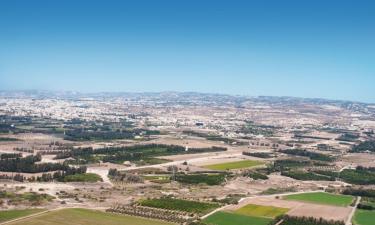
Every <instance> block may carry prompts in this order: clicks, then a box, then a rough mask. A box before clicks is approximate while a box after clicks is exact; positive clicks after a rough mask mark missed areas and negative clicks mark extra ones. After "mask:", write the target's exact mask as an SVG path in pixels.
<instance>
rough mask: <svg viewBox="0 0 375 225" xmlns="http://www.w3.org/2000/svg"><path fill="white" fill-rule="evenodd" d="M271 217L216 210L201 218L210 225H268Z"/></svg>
mask: <svg viewBox="0 0 375 225" xmlns="http://www.w3.org/2000/svg"><path fill="white" fill-rule="evenodd" d="M271 221H272V219H268V218H261V217H252V216H244V215H238V214H233V213H227V212H217V213H214V214H213V215H211V216H209V217H207V218H206V219H205V220H203V222H204V223H206V224H210V225H211V224H212V225H234V224H235V225H268V224H269V223H270V222H271Z"/></svg>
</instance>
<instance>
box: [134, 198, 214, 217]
mask: <svg viewBox="0 0 375 225" xmlns="http://www.w3.org/2000/svg"><path fill="white" fill-rule="evenodd" d="M140 204H141V205H142V206H147V207H153V208H161V209H170V210H177V211H184V212H190V213H199V214H205V213H209V212H210V211H213V210H214V209H216V208H218V207H219V206H220V205H219V204H217V203H206V202H196V201H187V200H182V199H173V198H160V199H147V200H143V201H140Z"/></svg>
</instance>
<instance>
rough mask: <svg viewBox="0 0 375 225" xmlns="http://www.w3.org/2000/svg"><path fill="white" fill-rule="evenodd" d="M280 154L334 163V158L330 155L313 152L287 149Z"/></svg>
mask: <svg viewBox="0 0 375 225" xmlns="http://www.w3.org/2000/svg"><path fill="white" fill-rule="evenodd" d="M280 152H282V153H285V154H288V155H297V156H304V157H308V158H310V159H311V160H319V161H328V162H331V161H334V158H333V157H331V156H329V155H326V154H321V153H317V152H311V151H307V150H304V149H286V150H280Z"/></svg>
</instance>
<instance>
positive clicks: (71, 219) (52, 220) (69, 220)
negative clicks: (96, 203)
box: [10, 209, 172, 225]
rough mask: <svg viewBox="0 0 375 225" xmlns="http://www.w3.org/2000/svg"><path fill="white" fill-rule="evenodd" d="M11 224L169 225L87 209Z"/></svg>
mask: <svg viewBox="0 0 375 225" xmlns="http://www.w3.org/2000/svg"><path fill="white" fill-rule="evenodd" d="M10 224H13V225H23V224H27V225H55V224H59V225H71V224H79V225H103V224H106V225H170V224H172V223H167V222H163V221H158V220H149V219H143V218H138V217H131V216H123V215H117V214H110V213H105V212H100V211H94V210H87V209H62V210H58V211H53V212H49V213H45V214H43V215H40V216H35V217H33V218H29V219H25V220H20V221H17V222H14V223H10Z"/></svg>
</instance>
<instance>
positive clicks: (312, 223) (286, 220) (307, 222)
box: [269, 215, 345, 225]
mask: <svg viewBox="0 0 375 225" xmlns="http://www.w3.org/2000/svg"><path fill="white" fill-rule="evenodd" d="M281 221H282V222H281ZM280 222H281V223H280ZM275 224H279V225H301V224H303V225H345V223H344V222H343V221H334V220H324V219H323V218H320V219H317V218H314V217H295V216H289V215H283V216H280V217H278V218H276V219H275V220H274V221H272V222H271V223H270V224H269V225H275Z"/></svg>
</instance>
